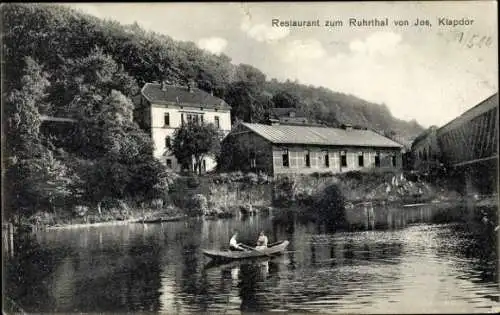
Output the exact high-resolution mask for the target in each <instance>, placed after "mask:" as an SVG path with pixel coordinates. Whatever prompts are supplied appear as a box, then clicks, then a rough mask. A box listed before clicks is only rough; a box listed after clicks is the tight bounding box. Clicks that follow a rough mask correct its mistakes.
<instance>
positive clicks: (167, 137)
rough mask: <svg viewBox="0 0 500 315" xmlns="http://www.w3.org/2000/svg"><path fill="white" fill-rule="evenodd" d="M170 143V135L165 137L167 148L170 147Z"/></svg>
mask: <svg viewBox="0 0 500 315" xmlns="http://www.w3.org/2000/svg"><path fill="white" fill-rule="evenodd" d="M170 143H171V141H170V137H169V136H166V137H165V148H167V149H168V148H170Z"/></svg>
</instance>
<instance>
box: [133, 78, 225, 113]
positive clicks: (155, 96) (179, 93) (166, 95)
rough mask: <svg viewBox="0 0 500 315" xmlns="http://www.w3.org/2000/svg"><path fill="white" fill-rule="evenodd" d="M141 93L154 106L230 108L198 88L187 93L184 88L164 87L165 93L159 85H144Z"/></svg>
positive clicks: (175, 86) (219, 99)
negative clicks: (175, 104)
mask: <svg viewBox="0 0 500 315" xmlns="http://www.w3.org/2000/svg"><path fill="white" fill-rule="evenodd" d="M141 93H142V95H143V96H144V97H145V98H146V99H147V100H148V101H149V102H150V103H154V104H169V103H177V104H179V105H186V106H188V105H191V106H196V107H199V106H203V107H205V108H218V109H231V106H229V105H228V104H227V103H226V102H224V100H222V99H221V98H218V97H216V96H213V95H212V94H210V93H207V92H205V91H203V90H200V89H198V88H193V89H192V91H189V90H188V88H187V87H184V86H177V85H166V86H165V91H163V90H162V89H161V84H159V83H146V84H145V85H144V87H143V88H142V90H141Z"/></svg>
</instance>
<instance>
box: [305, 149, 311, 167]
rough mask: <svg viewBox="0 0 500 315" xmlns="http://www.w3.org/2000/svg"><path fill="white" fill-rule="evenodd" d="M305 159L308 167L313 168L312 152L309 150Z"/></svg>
mask: <svg viewBox="0 0 500 315" xmlns="http://www.w3.org/2000/svg"><path fill="white" fill-rule="evenodd" d="M305 159H306V167H311V152H309V151H308V150H306V155H305Z"/></svg>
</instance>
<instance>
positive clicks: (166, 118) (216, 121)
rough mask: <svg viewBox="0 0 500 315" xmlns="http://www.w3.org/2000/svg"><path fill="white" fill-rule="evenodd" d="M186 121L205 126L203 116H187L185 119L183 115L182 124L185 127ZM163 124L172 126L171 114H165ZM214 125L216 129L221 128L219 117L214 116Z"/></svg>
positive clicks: (182, 114)
mask: <svg viewBox="0 0 500 315" xmlns="http://www.w3.org/2000/svg"><path fill="white" fill-rule="evenodd" d="M185 121H187V122H194V123H197V124H200V123H201V124H203V123H204V121H203V114H186V119H184V113H181V124H182V125H184V122H185ZM163 123H164V125H165V126H170V113H165V114H164V116H163ZM214 124H215V127H217V128H220V121H219V116H214Z"/></svg>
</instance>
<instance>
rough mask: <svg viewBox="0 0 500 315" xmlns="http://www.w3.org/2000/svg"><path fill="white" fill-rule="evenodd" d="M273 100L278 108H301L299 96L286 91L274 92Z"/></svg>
mask: <svg viewBox="0 0 500 315" xmlns="http://www.w3.org/2000/svg"><path fill="white" fill-rule="evenodd" d="M272 101H273V104H274V106H275V107H277V108H299V106H300V105H299V104H300V101H299V99H298V97H297V96H295V95H293V94H291V93H289V92H286V91H282V92H278V93H276V94H274V96H273V99H272Z"/></svg>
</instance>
